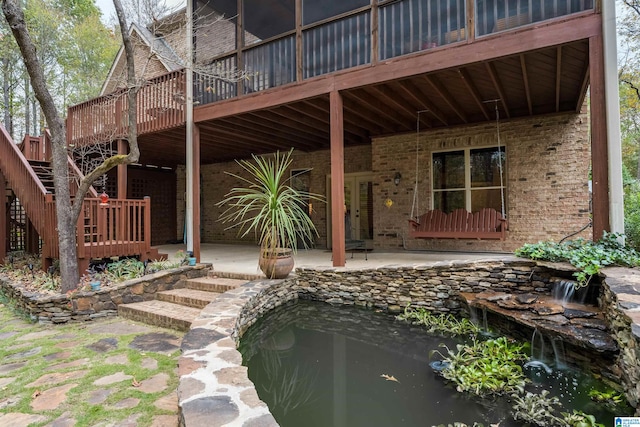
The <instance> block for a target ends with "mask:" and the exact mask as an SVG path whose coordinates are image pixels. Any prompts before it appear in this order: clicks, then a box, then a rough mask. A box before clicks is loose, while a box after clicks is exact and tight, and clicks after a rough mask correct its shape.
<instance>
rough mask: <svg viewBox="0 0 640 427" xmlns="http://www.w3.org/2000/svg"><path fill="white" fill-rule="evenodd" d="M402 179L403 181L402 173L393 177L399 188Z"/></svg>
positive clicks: (397, 173)
mask: <svg viewBox="0 0 640 427" xmlns="http://www.w3.org/2000/svg"><path fill="white" fill-rule="evenodd" d="M400 179H402V175H400V172H396V174H395V175H394V177H393V183H394V184H395V185H396V186H397V185H398V184H400Z"/></svg>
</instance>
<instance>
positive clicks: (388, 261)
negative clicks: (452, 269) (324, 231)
mask: <svg viewBox="0 0 640 427" xmlns="http://www.w3.org/2000/svg"><path fill="white" fill-rule="evenodd" d="M158 249H159V251H160V252H161V253H165V254H167V255H168V256H169V259H171V258H172V257H173V256H174V255H175V253H176V252H177V251H179V250H183V251H184V250H186V246H185V245H184V244H176V245H162V246H159V247H158ZM259 250H260V248H259V246H257V245H239V244H238V245H229V244H214V243H202V244H201V245H200V262H202V263H211V264H212V265H213V272H214V273H217V274H220V275H225V274H227V275H233V276H239V277H243V278H254V277H256V276H259V277H264V275H263V274H262V272H261V271H260V269H259V268H258V254H259ZM352 254H353V258H352V257H351V255H352ZM346 255H347V256H346V264H345V266H344V267H333V261H332V260H331V251H330V250H328V249H301V250H299V251H298V254H297V255H296V256H295V257H294V258H295V262H296V266H295V268H298V267H313V268H319V269H324V268H336V269H337V270H340V271H343V270H350V269H351V270H362V269H367V268H380V267H383V266H389V265H396V266H415V265H425V266H433V265H442V264H449V263H453V262H463V261H477V260H496V261H505V260H513V259H515V257H514V255H513V254H510V253H498V252H445V251H442V252H437V251H378V250H374V251H368V252H367V254H366V259H365V253H364V251H354V252H347V254H346Z"/></svg>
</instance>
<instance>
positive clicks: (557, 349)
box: [524, 329, 567, 374]
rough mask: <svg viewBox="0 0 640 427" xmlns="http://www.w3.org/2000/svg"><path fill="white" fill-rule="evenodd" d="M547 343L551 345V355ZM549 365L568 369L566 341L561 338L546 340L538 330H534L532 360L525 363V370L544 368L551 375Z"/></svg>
mask: <svg viewBox="0 0 640 427" xmlns="http://www.w3.org/2000/svg"><path fill="white" fill-rule="evenodd" d="M546 341H549V342H550V343H551V352H552V353H553V354H550V353H549V349H548V348H547V346H546ZM549 363H552V364H553V365H554V366H555V368H556V369H564V368H566V367H567V364H566V358H565V352H564V341H562V338H560V337H554V338H549V339H545V337H544V335H542V333H541V332H540V331H538V329H534V330H533V334H532V336H531V360H530V361H529V362H527V363H525V365H524V366H525V368H530V367H535V368H542V369H544V370H545V372H546V373H547V374H551V372H552V370H551V368H550V367H549V365H548V364H549Z"/></svg>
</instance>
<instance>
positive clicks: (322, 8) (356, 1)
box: [302, 0, 369, 25]
mask: <svg viewBox="0 0 640 427" xmlns="http://www.w3.org/2000/svg"><path fill="white" fill-rule="evenodd" d="M368 5H369V0H342V1H335V0H303V1H302V24H303V25H308V24H312V23H314V22H318V21H322V20H324V19H327V18H331V17H333V16H338V15H340V14H343V13H346V12H350V11H352V10H355V9H358V8H361V7H364V6H368Z"/></svg>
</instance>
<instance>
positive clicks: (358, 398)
mask: <svg viewBox="0 0 640 427" xmlns="http://www.w3.org/2000/svg"><path fill="white" fill-rule="evenodd" d="M458 342H461V341H456V340H454V339H451V338H444V337H441V336H433V335H430V334H428V333H427V332H426V331H425V330H424V329H423V328H420V327H417V326H413V325H409V324H407V323H405V322H401V321H398V320H395V318H394V317H393V316H390V315H388V314H385V313H379V312H374V311H371V310H363V309H358V308H354V307H345V306H331V305H329V304H326V303H318V302H309V301H298V302H295V303H292V304H288V305H285V306H282V307H280V308H278V309H276V310H272V311H271V312H269V313H267V314H266V315H265V316H264V317H263V318H262V319H261V320H260V321H259V322H258V323H256V324H255V325H254V326H252V327H251V328H250V329H249V330H248V331H247V333H246V334H245V335H244V336H243V338H242V341H241V345H240V351H241V353H242V354H243V359H244V364H245V365H246V366H248V369H249V378H250V379H251V380H252V381H253V382H254V383H255V385H256V389H257V391H258V394H259V396H260V398H261V399H262V400H263V401H265V402H266V403H267V404H268V406H269V409H270V410H271V412H272V414H273V415H274V417H275V419H276V420H277V421H278V423H279V424H280V425H281V426H282V427H299V426H305V427H313V426H318V427H328V426H333V427H342V426H344V427H347V426H348V427H365V426H366V427H376V426H380V427H382V426H384V427H388V426H427V427H428V426H432V425H436V426H437V425H439V424H445V425H446V424H447V423H453V422H464V423H467V424H469V425H473V423H474V422H479V423H483V424H484V425H485V426H487V427H488V426H489V424H493V423H500V426H501V427H516V426H523V425H524V424H521V423H518V422H515V421H513V419H512V418H511V416H510V415H509V414H510V409H511V408H510V404H509V403H508V402H507V400H506V399H504V401H503V402H487V401H481V400H479V399H475V398H472V397H469V396H468V395H463V394H461V393H458V392H456V390H455V387H453V386H452V385H450V384H448V383H447V382H446V381H445V380H443V379H442V378H441V377H440V376H439V375H437V374H436V373H435V372H434V371H433V369H432V368H431V367H430V365H429V363H430V362H432V361H434V360H438V359H439V356H433V357H432V358H430V353H431V352H432V351H433V350H440V351H443V348H442V347H441V344H445V345H447V346H449V347H450V348H454V347H455V345H456V343H458ZM443 352H444V351H443ZM534 365H535V364H534ZM526 371H527V373H528V375H529V377H530V378H531V379H532V380H533V383H532V385H530V386H529V388H530V389H537V390H541V389H543V388H544V389H548V390H549V391H550V392H551V394H552V395H555V396H558V397H559V398H560V399H561V401H562V403H563V406H564V409H563V411H566V412H571V410H572V409H576V410H582V411H584V412H586V413H590V414H593V415H595V416H596V417H597V420H598V422H600V423H603V424H604V425H605V426H613V417H614V415H621V414H613V413H611V412H608V411H607V410H606V409H605V408H604V407H603V406H602V405H596V404H595V403H593V402H591V400H590V398H589V396H588V392H589V390H591V389H592V388H594V387H597V388H599V389H602V388H603V387H602V385H601V384H598V383H597V382H596V381H595V380H594V379H593V378H591V377H588V376H586V375H583V374H581V373H579V372H576V371H573V370H567V369H564V370H561V371H560V370H554V371H553V372H552V373H551V374H548V373H547V372H546V371H545V369H542V368H541V367H539V366H537V365H536V366H533V367H531V368H527V369H526Z"/></svg>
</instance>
